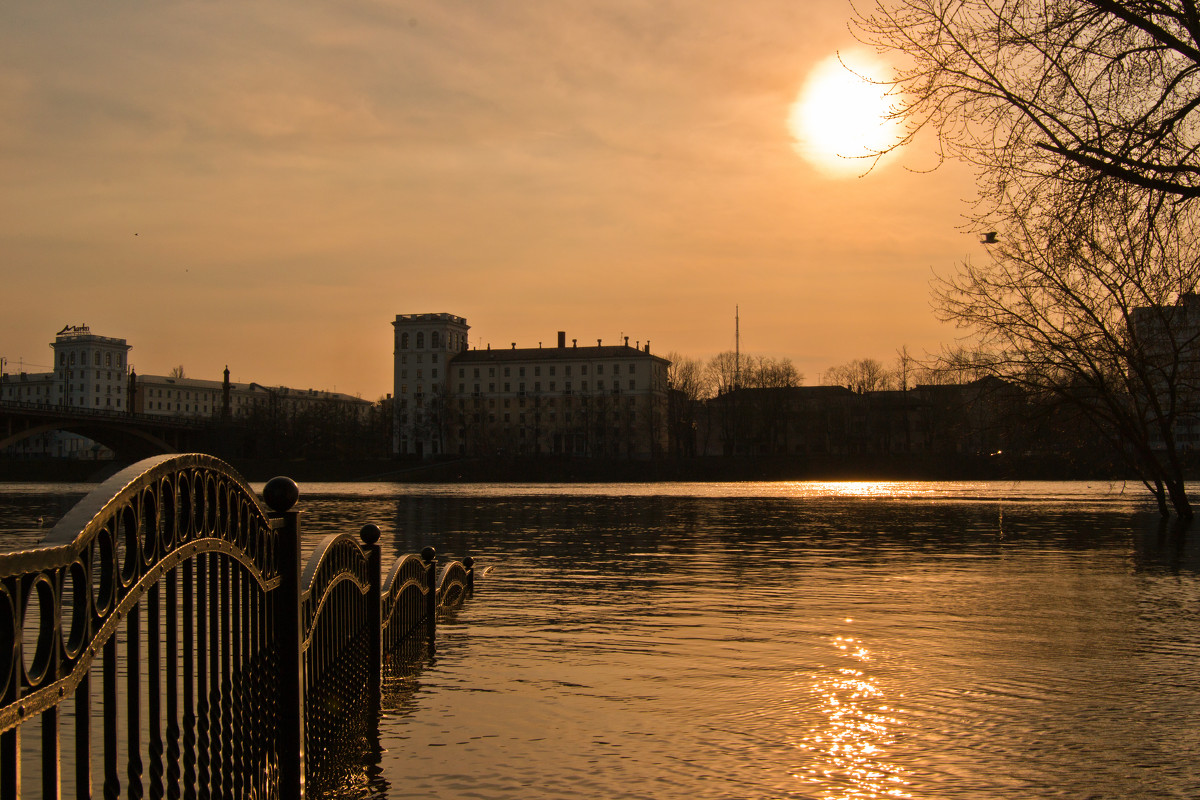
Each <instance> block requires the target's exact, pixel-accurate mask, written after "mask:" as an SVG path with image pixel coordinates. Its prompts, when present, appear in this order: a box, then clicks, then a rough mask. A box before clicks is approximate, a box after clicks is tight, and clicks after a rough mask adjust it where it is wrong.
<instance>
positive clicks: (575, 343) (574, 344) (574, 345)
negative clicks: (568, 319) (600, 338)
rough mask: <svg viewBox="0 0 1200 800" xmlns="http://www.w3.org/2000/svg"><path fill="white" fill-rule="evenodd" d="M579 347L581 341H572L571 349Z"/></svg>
mask: <svg viewBox="0 0 1200 800" xmlns="http://www.w3.org/2000/svg"><path fill="white" fill-rule="evenodd" d="M578 346H579V340H578V339H572V340H571V347H578Z"/></svg>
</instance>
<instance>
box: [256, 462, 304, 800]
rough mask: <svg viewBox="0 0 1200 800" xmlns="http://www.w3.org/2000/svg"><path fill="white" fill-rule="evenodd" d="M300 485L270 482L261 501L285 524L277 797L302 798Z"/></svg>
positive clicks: (279, 538) (280, 544) (279, 540)
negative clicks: (298, 501) (298, 507)
mask: <svg viewBox="0 0 1200 800" xmlns="http://www.w3.org/2000/svg"><path fill="white" fill-rule="evenodd" d="M299 497H300V487H298V486H297V485H296V482H295V481H293V480H292V479H291V478H283V477H278V478H272V479H271V480H270V481H268V482H267V485H266V486H265V487H264V488H263V500H265V501H266V503H267V506H269V507H270V509H271V511H272V512H273V513H272V514H271V517H272V518H278V519H282V520H283V526H282V527H281V528H279V529H278V530H277V532H276V539H275V557H276V563H277V564H278V565H279V589H278V590H277V591H278V592H279V596H278V599H277V600H276V602H275V632H276V637H277V641H278V646H279V731H278V737H279V739H278V742H279V796H280V797H281V798H283V800H303V798H304V657H303V654H302V653H301V652H300V646H301V643H302V642H303V636H304V633H303V630H302V627H301V626H302V625H303V620H302V619H301V613H300V512H299V511H292V510H291V508H292V506H294V505H295V504H296V500H298V499H299Z"/></svg>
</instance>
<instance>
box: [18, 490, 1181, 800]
mask: <svg viewBox="0 0 1200 800" xmlns="http://www.w3.org/2000/svg"><path fill="white" fill-rule="evenodd" d="M86 488H88V487H66V488H63V487H58V488H55V489H53V490H51V489H49V488H48V487H17V486H15V485H11V484H10V485H6V486H2V487H0V507H3V509H4V512H3V514H4V516H0V526H3V527H4V529H6V530H8V531H10V537H9V538H10V539H11V540H12V541H14V542H15V541H18V540H19V539H24V538H25V537H29V536H35V535H36V533H37V530H38V529H37V527H36V519H37V518H38V517H42V524H43V525H44V526H46V527H49V525H50V524H51V523H52V522H53V520H54V519H55V518H56V517H55V515H56V514H57V515H59V516H61V514H62V513H64V512H65V510H66V508H69V506H70V504H71V502H72V501H73V499H75V497H77V496H78V495H77V494H74V495H73V494H72V492H78V491H82V490H86ZM298 507H299V508H301V509H302V510H303V511H304V517H303V522H302V525H303V529H304V531H305V533H306V537H308V540H309V543H310V544H315V540H316V538H317V536H318V534H320V533H324V532H331V531H336V530H345V529H349V530H357V529H358V527H359V526H361V525H362V524H363V523H364V522H375V523H376V524H378V525H379V526H380V527H381V528H382V529H383V531H384V533H383V538H382V539H381V544H383V546H384V553H385V563H386V559H387V557H388V556H389V555H399V554H401V553H406V552H413V551H415V550H419V549H420V548H421V547H423V546H425V545H427V544H432V545H433V546H435V547H436V548H437V550H438V552H439V554H440V555H441V556H443V557H454V558H461V557H462V556H465V555H472V556H474V557H475V558H476V560H477V562H478V565H479V567H480V568H481V569H484V568H486V569H487V570H488V572H487V574H486V575H484V576H482V577H481V578H480V579H479V583H478V589H477V592H476V595H475V597H474V598H473V599H471V600H469V601H468V602H467V603H466V604H465V605H464V606H463V607H462V609H461V610H460V611H459V612H458V613H457V614H456V615H455V616H454V617H453V618H452V619H450V620H448V621H446V622H445V623H444V624H443V625H442V626H441V627H440V628H439V633H438V648H437V652H436V655H435V656H434V657H431V658H426V659H424V660H423V661H422V662H421V663H420V664H418V665H417V667H416V668H415V670H414V672H413V674H412V675H411V676H410V677H409V679H407V680H406V681H405V682H404V685H403V686H402V687H401V690H400V691H397V692H393V693H392V694H391V703H390V705H391V707H390V708H389V709H388V710H387V712H386V714H385V716H384V718H383V719H382V721H381V724H380V745H381V747H382V749H383V752H382V754H380V755H379V756H378V759H377V760H378V763H377V764H375V765H373V766H372V768H371V769H370V770H369V771H368V772H367V773H365V774H364V776H363V779H362V781H361V782H360V783H359V784H358V785H355V786H349V787H347V789H346V795H347V796H361V797H366V796H371V797H384V798H393V800H395V799H396V798H404V797H410V796H411V797H417V796H433V795H457V796H462V797H478V798H493V799H496V800H503V799H505V798H514V799H515V798H522V799H523V800H526V799H528V798H563V797H571V796H575V797H605V798H679V797H687V798H693V799H698V798H730V799H733V798H754V799H757V798H762V799H763V800H766V799H767V798H822V799H825V798H828V799H829V800H833V799H834V798H839V799H840V798H846V799H849V798H893V797H895V798H1031V797H1037V798H1041V797H1063V798H1079V799H1080V800H1083V799H1084V798H1143V797H1144V798H1195V797H1200V737H1197V736H1196V735H1195V731H1196V730H1197V726H1198V725H1200V671H1198V661H1200V625H1197V611H1198V610H1200V545H1198V544H1197V540H1198V539H1200V531H1196V530H1193V531H1192V532H1190V533H1189V534H1185V535H1179V534H1178V533H1177V532H1173V531H1171V530H1170V529H1166V528H1164V527H1163V526H1161V525H1160V523H1159V521H1158V519H1157V517H1156V515H1154V514H1153V513H1152V511H1153V510H1152V508H1151V507H1150V506H1149V504H1148V503H1147V502H1146V500H1145V496H1144V490H1141V489H1140V487H1137V486H1133V485H1130V486H1124V485H1122V484H1119V483H1118V484H1111V485H1110V484H1106V483H1092V484H1085V483H988V482H980V483H949V484H947V483H871V484H866V483H824V484H820V483H758V484H644V485H641V484H635V485H624V484H613V485H578V486H528V485H519V486H513V485H467V486H402V485H393V484H310V485H306V486H303V487H302V496H301V501H300V504H299V506H298Z"/></svg>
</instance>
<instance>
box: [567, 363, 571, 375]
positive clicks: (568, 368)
mask: <svg viewBox="0 0 1200 800" xmlns="http://www.w3.org/2000/svg"><path fill="white" fill-rule="evenodd" d="M566 374H568V375H570V374H571V365H570V364H567V373H566Z"/></svg>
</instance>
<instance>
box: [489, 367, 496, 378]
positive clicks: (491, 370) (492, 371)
mask: <svg viewBox="0 0 1200 800" xmlns="http://www.w3.org/2000/svg"><path fill="white" fill-rule="evenodd" d="M488 377H489V378H494V377H496V368H495V367H488Z"/></svg>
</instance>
